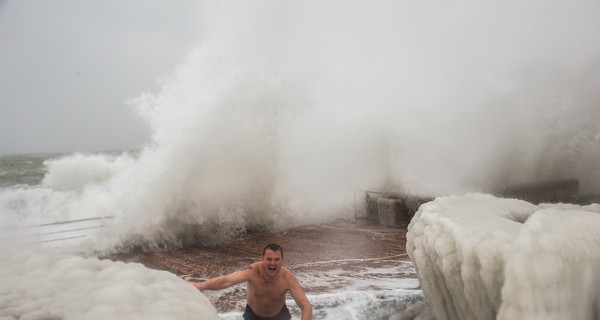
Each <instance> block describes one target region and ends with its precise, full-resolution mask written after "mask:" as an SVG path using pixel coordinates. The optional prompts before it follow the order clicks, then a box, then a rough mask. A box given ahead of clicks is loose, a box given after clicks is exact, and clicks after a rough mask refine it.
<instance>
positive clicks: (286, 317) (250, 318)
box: [244, 303, 292, 320]
mask: <svg viewBox="0 0 600 320" xmlns="http://www.w3.org/2000/svg"><path fill="white" fill-rule="evenodd" d="M290 319H292V315H291V314H290V310H288V308H287V305H285V303H284V304H283V307H282V308H281V311H279V313H278V314H277V315H276V316H274V317H272V318H261V317H259V316H257V315H256V314H255V313H254V311H252V308H250V306H249V305H246V311H244V320H290Z"/></svg>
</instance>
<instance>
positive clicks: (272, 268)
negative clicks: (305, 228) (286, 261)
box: [262, 249, 283, 276]
mask: <svg viewBox="0 0 600 320" xmlns="http://www.w3.org/2000/svg"><path fill="white" fill-rule="evenodd" d="M262 263H263V267H264V269H265V272H266V273H267V274H268V275H271V276H274V275H276V274H277V273H278V272H279V270H280V269H281V266H282V265H283V257H281V251H273V250H271V249H267V251H265V255H264V256H263V257H262Z"/></svg>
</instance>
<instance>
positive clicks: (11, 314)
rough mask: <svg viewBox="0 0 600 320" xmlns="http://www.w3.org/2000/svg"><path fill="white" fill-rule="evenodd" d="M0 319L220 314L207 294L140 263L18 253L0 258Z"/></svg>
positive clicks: (212, 316) (209, 316) (82, 319)
mask: <svg viewBox="0 0 600 320" xmlns="http://www.w3.org/2000/svg"><path fill="white" fill-rule="evenodd" d="M0 279H2V283H1V284H0V319H2V320H9V319H22V320H26V319H65V320H66V319H80V320H88V319H89V320H92V319H219V317H218V315H217V311H216V310H215V308H214V307H213V306H212V305H211V304H210V302H209V301H208V299H207V298H206V296H204V295H203V294H202V293H200V292H199V291H197V290H196V289H194V288H193V287H192V286H190V285H188V284H187V283H185V282H184V281H183V280H181V279H179V278H177V276H175V275H173V274H171V273H168V272H166V271H156V270H150V269H147V268H145V267H144V266H143V265H141V264H136V263H123V262H112V261H109V260H99V259H95V258H83V257H79V256H56V255H54V256H53V255H43V254H38V253H33V252H22V253H18V254H14V255H11V256H8V257H7V256H4V257H3V258H2V261H1V262H0Z"/></svg>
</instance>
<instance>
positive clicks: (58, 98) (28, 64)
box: [0, 0, 200, 155]
mask: <svg viewBox="0 0 600 320" xmlns="http://www.w3.org/2000/svg"><path fill="white" fill-rule="evenodd" d="M198 10H199V8H198V1H193V0H185V1H179V0H178V1H160V0H128V1H119V0H102V1H79V0H52V1H34V0H8V1H2V0H0V44H1V45H0V46H1V49H0V155H2V154H15V153H32V152H69V151H96V150H111V149H128V148H133V147H136V146H139V145H141V144H143V143H145V142H146V141H148V140H149V129H148V128H147V126H146V125H145V124H144V123H143V122H142V121H141V119H140V118H139V117H138V116H137V115H136V114H135V111H134V110H133V109H132V108H131V107H129V106H128V105H126V104H125V103H124V101H125V100H126V99H128V98H133V97H137V96H138V95H139V94H140V93H141V92H143V91H147V90H153V89H154V88H155V87H156V81H157V79H158V78H159V77H161V76H166V75H169V74H170V73H171V72H172V70H173V68H174V67H175V66H176V65H177V64H179V63H181V62H183V60H184V58H185V56H186V54H187V53H188V52H190V51H191V50H192V48H193V47H194V46H195V45H196V44H197V43H198V40H199V34H200V30H199V29H200V28H199V23H198V21H197V17H198Z"/></svg>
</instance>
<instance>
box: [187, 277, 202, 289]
mask: <svg viewBox="0 0 600 320" xmlns="http://www.w3.org/2000/svg"><path fill="white" fill-rule="evenodd" d="M183 281H185V282H187V283H189V284H191V285H193V286H194V287H195V288H196V289H198V290H204V285H203V283H204V282H192V281H188V280H185V279H183Z"/></svg>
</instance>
